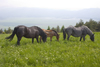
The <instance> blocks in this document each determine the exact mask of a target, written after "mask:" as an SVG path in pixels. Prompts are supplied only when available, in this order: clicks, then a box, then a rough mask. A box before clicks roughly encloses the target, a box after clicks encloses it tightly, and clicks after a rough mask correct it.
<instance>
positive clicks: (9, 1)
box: [0, 0, 100, 10]
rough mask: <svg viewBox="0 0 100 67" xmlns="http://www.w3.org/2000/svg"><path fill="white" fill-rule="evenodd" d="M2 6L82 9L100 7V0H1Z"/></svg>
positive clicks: (0, 5)
mask: <svg viewBox="0 0 100 67" xmlns="http://www.w3.org/2000/svg"><path fill="white" fill-rule="evenodd" d="M0 7H30V8H31V7H35V8H48V9H66V10H80V9H86V8H100V0H0Z"/></svg>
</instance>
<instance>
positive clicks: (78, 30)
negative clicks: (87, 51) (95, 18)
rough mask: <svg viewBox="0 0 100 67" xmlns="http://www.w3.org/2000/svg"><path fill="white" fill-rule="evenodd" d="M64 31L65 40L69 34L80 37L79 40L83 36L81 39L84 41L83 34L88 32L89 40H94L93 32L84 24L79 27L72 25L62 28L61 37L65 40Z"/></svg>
mask: <svg viewBox="0 0 100 67" xmlns="http://www.w3.org/2000/svg"><path fill="white" fill-rule="evenodd" d="M66 33H67V35H68V37H67V40H69V38H70V35H72V36H74V37H80V41H81V39H82V38H83V41H85V36H86V35H87V34H88V35H89V36H90V39H91V41H94V34H93V33H92V31H91V30H90V29H89V28H88V27H87V26H85V25H83V26H81V27H74V26H69V27H67V28H64V29H63V38H64V40H65V38H66Z"/></svg>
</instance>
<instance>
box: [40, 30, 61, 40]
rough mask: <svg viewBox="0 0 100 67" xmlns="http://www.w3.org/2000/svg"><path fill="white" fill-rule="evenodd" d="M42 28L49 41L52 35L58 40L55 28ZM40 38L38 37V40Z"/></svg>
mask: <svg viewBox="0 0 100 67" xmlns="http://www.w3.org/2000/svg"><path fill="white" fill-rule="evenodd" d="M42 30H43V31H44V32H45V33H46V35H47V37H50V41H52V37H53V36H56V39H57V41H59V34H58V33H57V32H56V31H55V30H45V29H42ZM41 38H42V37H40V42H41Z"/></svg>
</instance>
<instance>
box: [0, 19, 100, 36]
mask: <svg viewBox="0 0 100 67" xmlns="http://www.w3.org/2000/svg"><path fill="white" fill-rule="evenodd" d="M82 25H86V26H87V27H88V28H89V29H91V30H92V31H93V32H99V31H100V21H95V20H93V19H90V20H89V21H86V22H84V21H83V20H82V19H80V21H79V22H78V23H76V25H75V27H80V26H82ZM64 28H65V26H64V25H63V26H62V27H61V28H60V26H59V25H58V26H57V27H52V28H51V27H50V26H48V28H47V30H56V31H57V32H62V31H63V29H64ZM12 31H13V30H12V29H11V28H10V27H8V29H4V30H2V29H0V34H9V33H12Z"/></svg>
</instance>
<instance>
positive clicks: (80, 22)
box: [75, 19, 84, 27]
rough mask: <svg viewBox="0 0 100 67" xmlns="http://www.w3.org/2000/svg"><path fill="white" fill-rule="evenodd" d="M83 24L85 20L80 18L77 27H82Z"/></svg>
mask: <svg viewBox="0 0 100 67" xmlns="http://www.w3.org/2000/svg"><path fill="white" fill-rule="evenodd" d="M82 25H84V22H83V20H81V19H80V21H79V23H76V26H75V27H80V26H82Z"/></svg>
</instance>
